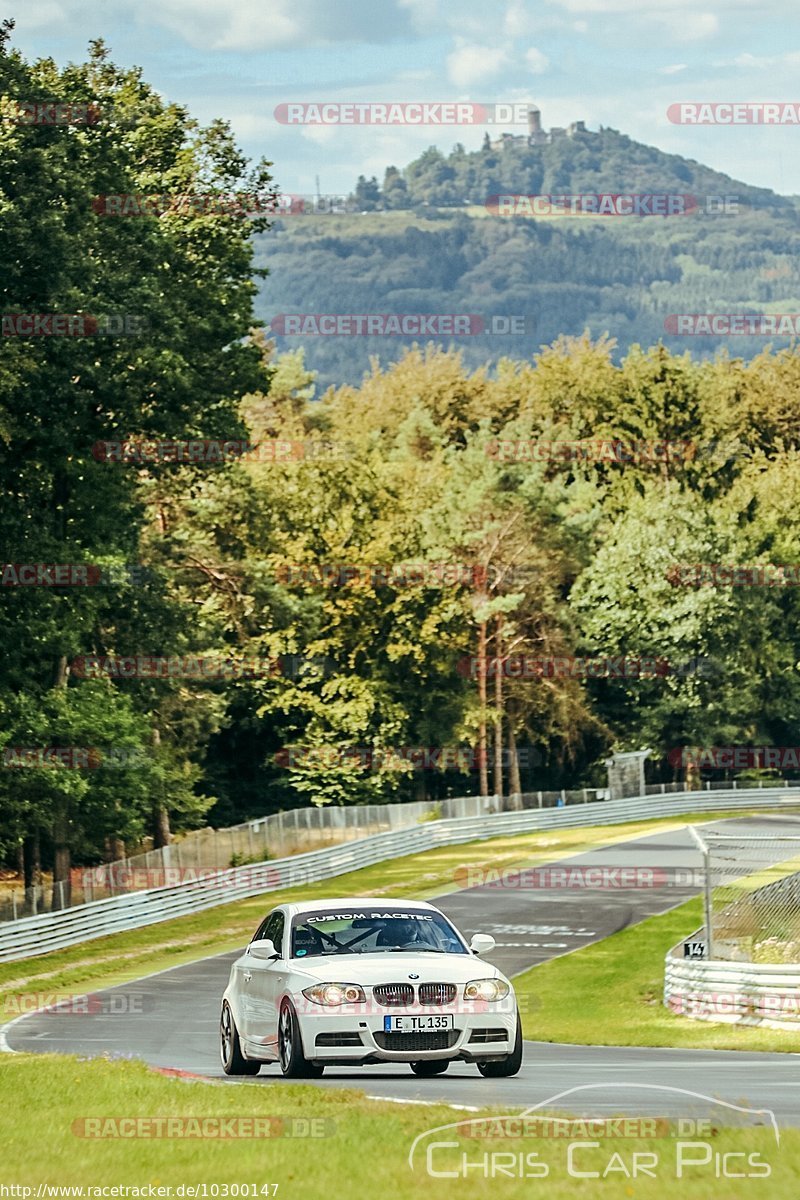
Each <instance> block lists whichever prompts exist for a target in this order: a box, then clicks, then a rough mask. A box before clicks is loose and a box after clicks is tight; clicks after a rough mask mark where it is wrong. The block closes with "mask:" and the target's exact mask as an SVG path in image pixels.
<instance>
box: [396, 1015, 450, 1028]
mask: <svg viewBox="0 0 800 1200" xmlns="http://www.w3.org/2000/svg"><path fill="white" fill-rule="evenodd" d="M452 1028H453V1017H452V1015H449V1016H447V1015H442V1016H437V1015H436V1014H434V1013H431V1014H427V1015H423V1016H419V1017H384V1018H383V1032H384V1033H435V1032H437V1031H439V1030H442V1029H452Z"/></svg>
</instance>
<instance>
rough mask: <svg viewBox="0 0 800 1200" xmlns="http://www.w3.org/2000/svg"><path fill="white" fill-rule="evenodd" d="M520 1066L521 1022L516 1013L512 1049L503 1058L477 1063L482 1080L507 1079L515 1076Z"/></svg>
mask: <svg viewBox="0 0 800 1200" xmlns="http://www.w3.org/2000/svg"><path fill="white" fill-rule="evenodd" d="M521 1066H522V1022H521V1021H520V1018H519V1013H517V1037H516V1041H515V1042H514V1049H513V1050H512V1051H511V1053H510V1054H507V1055H506V1057H505V1058H498V1059H495V1060H494V1062H479V1063H478V1070H479V1071H480V1073H481V1075H483V1077H484V1079H507V1078H508V1077H509V1075H516V1074H517V1073H518V1071H519V1069H520V1067H521Z"/></svg>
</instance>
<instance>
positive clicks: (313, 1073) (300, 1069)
mask: <svg viewBox="0 0 800 1200" xmlns="http://www.w3.org/2000/svg"><path fill="white" fill-rule="evenodd" d="M278 1053H279V1055H280V1061H281V1071H282V1072H283V1074H284V1076H285V1077H286V1078H287V1079H319V1077H320V1075H321V1074H322V1072H323V1071H324V1070H325V1068H324V1067H321V1066H318V1065H317V1063H313V1062H309V1061H308V1059H307V1058H306V1057H305V1055H304V1054H303V1043H302V1041H301V1039H300V1026H299V1025H298V1021H297V1014H296V1012H295V1011H294V1009H293V1008H292V1006H291V1004H290V1003H289V1002H288V1000H284V1002H283V1004H282V1005H281V1015H280V1019H279V1022H278Z"/></svg>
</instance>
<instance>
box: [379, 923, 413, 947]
mask: <svg viewBox="0 0 800 1200" xmlns="http://www.w3.org/2000/svg"><path fill="white" fill-rule="evenodd" d="M422 940H423V939H422V938H421V937H420V928H419V922H418V921H387V922H386V923H385V925H384V926H383V928H382V929H381V931H380V933H379V934H378V936H377V938H376V939H375V945H376V946H406V945H408V943H409V942H421V941H422Z"/></svg>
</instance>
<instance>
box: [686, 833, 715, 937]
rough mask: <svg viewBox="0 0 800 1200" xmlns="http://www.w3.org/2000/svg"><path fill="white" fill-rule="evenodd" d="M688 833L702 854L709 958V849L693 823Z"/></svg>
mask: <svg viewBox="0 0 800 1200" xmlns="http://www.w3.org/2000/svg"><path fill="white" fill-rule="evenodd" d="M689 833H690V834H691V835H692V838H693V839H694V842H695V845H696V846H697V848H698V850H699V851H700V853H701V854H702V856H703V869H704V873H705V879H704V881H703V910H704V913H705V923H706V955H707V957H708V958H709V959H711V958H713V957H714V944H713V937H714V935H713V931H712V924H711V916H712V902H711V851H710V849H709V847H708V844H707V843H706V842H704V841H703V839H702V838H701V836H700V834H699V833H698V832H697V830H696V829H695V827H694V825H690V826H689Z"/></svg>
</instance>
